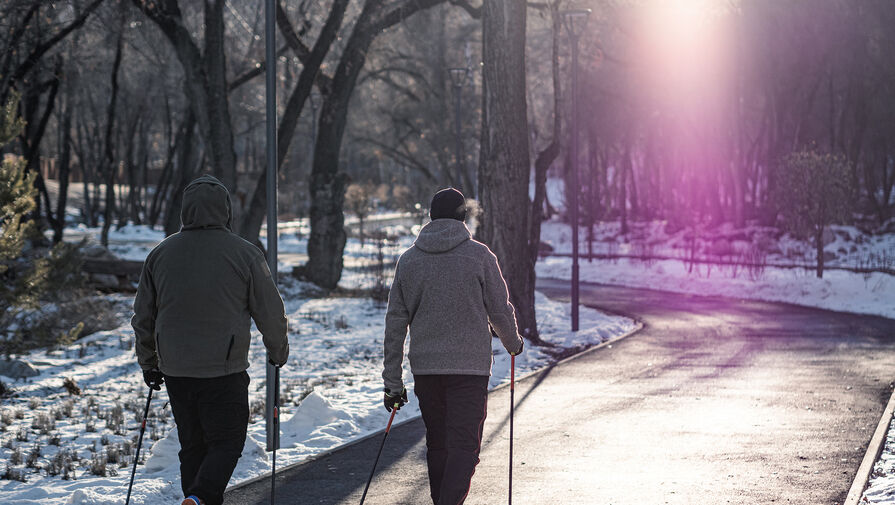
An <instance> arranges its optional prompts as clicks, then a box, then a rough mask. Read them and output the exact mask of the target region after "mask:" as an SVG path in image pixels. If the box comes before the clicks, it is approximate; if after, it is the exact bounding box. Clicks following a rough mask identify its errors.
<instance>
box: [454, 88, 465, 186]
mask: <svg viewBox="0 0 895 505" xmlns="http://www.w3.org/2000/svg"><path fill="white" fill-rule="evenodd" d="M462 92H463V85H462V84H461V83H454V118H455V119H454V137H455V139H456V147H457V181H456V185H457V187H458V188H459V187H462V186H463V183H462V181H463V140H462V138H461V135H462V132H461V128H460V93H462ZM463 189H464V190H467V191H468V189H469V188H463Z"/></svg>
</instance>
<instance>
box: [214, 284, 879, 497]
mask: <svg viewBox="0 0 895 505" xmlns="http://www.w3.org/2000/svg"><path fill="white" fill-rule="evenodd" d="M538 288H539V289H541V290H544V291H545V292H546V293H547V294H549V295H551V296H556V297H559V298H563V297H567V284H566V283H564V282H560V281H549V280H540V281H538ZM581 295H582V300H583V301H584V303H586V304H587V305H591V306H594V307H601V308H604V309H606V310H608V311H611V312H616V313H622V314H625V315H629V316H631V317H635V318H637V319H638V320H640V321H642V322H643V323H644V328H643V330H641V331H640V332H638V333H637V334H635V335H633V336H631V337H628V338H626V339H624V340H621V341H619V342H617V343H615V344H613V345H612V346H611V347H604V348H601V349H598V350H596V351H595V352H589V353H586V354H584V355H581V356H579V357H577V358H575V359H573V360H570V361H567V362H565V363H563V364H561V365H558V366H555V367H553V368H550V369H547V370H545V371H543V372H541V373H539V374H537V375H534V376H532V377H529V378H528V379H526V380H524V381H522V382H520V383H519V384H517V390H516V401H517V408H516V440H515V448H516V454H515V462H516V465H515V471H514V479H513V482H514V496H513V497H514V503H516V504H517V505H529V504H531V505H534V504H541V505H548V504H549V505H553V504H556V505H575V504H580V505H609V504H612V505H625V504H630V505H654V504H665V503H669V504H709V505H716V504H726V503H732V504H739V505H747V504H756V505H759V504H760V505H768V504H779V503H791V504H799V505H821V504H834V503H841V502H842V500H844V498H845V495H846V493H847V492H848V488H849V486H850V485H851V481H852V479H853V477H854V474H855V472H856V471H857V468H858V466H859V465H860V462H861V459H862V457H863V455H864V451H865V449H866V444H867V443H868V441H869V440H870V437H871V436H872V434H873V431H874V429H875V428H876V425H877V423H878V421H879V418H880V415H881V414H882V411H883V408H884V406H885V403H886V401H887V400H888V397H889V394H890V391H891V386H890V382H891V381H892V380H893V379H895V321H892V320H888V319H883V318H878V317H870V316H857V315H850V314H840V313H834V312H828V311H821V310H814V309H807V308H800V307H795V306H790V305H779V304H769V303H760V302H745V301H744V302H740V301H732V300H720V299H714V298H699V297H692V296H687V295H678V294H670V293H663V292H657V291H648V290H640V289H628V288H620V287H608V286H597V285H583V286H582V291H581ZM489 402H490V403H489V410H488V420H487V422H486V425H485V437H484V443H483V454H482V457H481V459H482V463H481V464H480V465H479V467H478V470H477V472H476V475H475V477H474V478H473V482H472V491H471V492H470V495H469V498H468V499H467V501H466V503H467V504H468V505H497V504H500V503H506V475H507V457H506V455H507V450H508V445H507V421H508V417H507V416H508V402H509V391H508V389H506V388H504V389H501V390H498V391H495V392H493V393H492V394H491V396H490V399H489ZM423 438H424V429H423V426H422V422H421V421H419V420H417V421H413V422H410V423H407V424H404V425H401V426H399V427H397V428H393V431H392V433H391V434H390V435H389V439H388V442H387V444H386V448H385V451H384V453H383V456H382V460H381V461H380V467H379V469H378V470H377V476H376V478H375V479H374V481H373V485H372V486H371V489H370V493H369V495H368V496H367V501H366V503H367V504H369V505H376V504H379V505H397V504H414V505H416V504H426V503H431V502H430V501H429V500H428V487H427V486H428V483H427V479H426V474H425V459H424V449H425V446H424V440H423ZM379 440H380V439H378V438H373V439H369V440H367V441H364V442H362V443H359V444H356V445H353V446H350V447H347V448H345V449H343V450H340V451H337V452H335V453H333V454H330V455H328V456H325V457H322V458H320V459H319V460H316V461H314V462H311V463H309V464H304V465H301V466H298V467H296V468H293V469H290V470H288V471H286V472H284V473H283V474H281V475H280V476H279V478H278V483H279V484H278V499H277V501H278V503H290V504H357V503H358V502H359V501H360V494H361V492H362V491H363V486H364V483H365V481H366V477H367V475H368V474H369V469H370V464H371V462H372V461H373V458H374V457H375V454H376V450H377V449H378V446H379ZM268 486H269V485H268V483H267V482H260V483H257V484H254V485H251V486H247V487H243V488H241V489H237V490H234V491H232V492H230V493H229V494H228V501H227V503H232V504H266V503H269V501H268V500H269V492H270V491H269V487H268Z"/></svg>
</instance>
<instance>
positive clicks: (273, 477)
mask: <svg viewBox="0 0 895 505" xmlns="http://www.w3.org/2000/svg"><path fill="white" fill-rule="evenodd" d="M274 369H275V370H276V371H275V372H274V382H275V383H276V386H275V388H274V391H277V394H275V395H274V399H273V425H274V429H275V430H276V432H277V433H279V432H280V398H279V396H280V395H279V391H280V367H274ZM277 438H279V437H277ZM277 445H279V444H277ZM276 492H277V446H276V445H275V446H274V447H273V467H272V468H271V470H270V505H274V504H275V503H276V501H275V500H276Z"/></svg>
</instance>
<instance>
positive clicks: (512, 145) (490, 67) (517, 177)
mask: <svg viewBox="0 0 895 505" xmlns="http://www.w3.org/2000/svg"><path fill="white" fill-rule="evenodd" d="M525 10H526V5H525V3H524V2H519V1H516V0H489V1H487V2H484V3H483V4H482V56H483V67H482V81H483V86H482V87H483V90H482V98H483V103H482V141H481V155H480V161H479V166H480V171H479V172H480V180H481V182H482V185H481V188H480V189H481V196H480V198H481V202H482V206H483V208H484V213H483V215H482V218H481V222H480V225H479V228H478V231H477V233H478V237H479V238H480V239H481V240H483V241H484V242H485V243H487V244H488V245H489V246H490V247H491V249H492V251H494V253H495V254H496V255H497V258H498V261H499V262H500V267H501V269H502V271H503V275H504V277H505V278H506V280H507V285H508V287H509V290H510V300H511V301H512V303H513V305H514V306H515V308H516V321H517V323H518V325H519V331H520V333H521V334H522V335H523V336H525V337H527V338H530V339H532V340H535V341H536V342H540V339H539V338H538V328H537V321H536V319H535V305H534V282H533V279H534V276H533V275H532V271H533V264H532V262H531V261H530V256H529V255H525V254H519V251H525V250H528V247H529V226H530V220H531V218H530V212H529V209H530V202H529V199H528V181H529V173H530V161H529V146H528V142H529V139H528V118H527V117H526V97H525V24H526V12H525Z"/></svg>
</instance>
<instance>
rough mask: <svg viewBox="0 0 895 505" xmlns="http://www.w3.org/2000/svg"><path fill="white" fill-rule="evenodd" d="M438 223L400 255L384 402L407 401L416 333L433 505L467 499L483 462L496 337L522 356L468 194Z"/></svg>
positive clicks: (451, 198) (436, 213)
mask: <svg viewBox="0 0 895 505" xmlns="http://www.w3.org/2000/svg"><path fill="white" fill-rule="evenodd" d="M429 215H430V217H431V218H432V222H431V223H429V224H427V225H426V226H425V227H424V228H423V229H422V231H420V234H419V237H417V239H416V241H415V242H414V244H413V247H411V248H410V249H408V250H407V251H406V252H404V254H403V255H401V258H400V259H399V260H398V265H397V267H396V269H395V279H394V282H393V283H392V287H391V291H389V297H388V311H387V313H386V316H385V339H384V347H385V349H384V365H385V366H384V370H383V372H382V378H383V381H384V383H385V396H384V403H385V408H386V409H387V410H391V408H393V407H396V408H400V406H401V405H403V404H404V402H406V401H407V395H406V391H405V390H404V382H403V379H402V363H403V361H404V340H405V338H406V336H407V330H408V328H409V329H410V351H409V353H408V358H409V360H410V369H411V372H412V373H413V378H414V384H415V386H414V392H415V394H416V396H417V398H418V399H419V404H420V411H421V413H422V415H423V422H424V423H425V425H426V449H427V450H426V462H427V464H428V470H429V490H430V493H431V496H432V501H433V503H435V505H459V504H462V503H463V501H464V500H465V499H466V495H467V493H468V492H469V485H470V481H471V479H472V475H473V473H474V472H475V467H476V465H477V464H478V462H479V459H478V455H479V448H480V446H481V440H482V426H483V425H484V421H485V415H486V413H487V399H488V378H489V377H490V375H491V363H492V355H491V331H490V329H489V326H490V327H491V328H493V329H494V332H495V333H496V334H497V336H498V337H499V338H500V340H501V343H502V344H503V346H504V348H506V349H507V351H509V352H510V353H512V354H518V353H520V352H522V347H523V340H522V338H521V337H519V335H518V331H517V328H516V317H515V311H514V308H513V305H512V304H511V303H510V301H509V294H508V292H507V285H506V282H505V281H504V279H503V276H502V275H501V272H500V267H499V266H498V263H497V257H496V256H495V255H494V253H492V252H491V250H490V249H488V246H486V245H485V244H482V243H481V242H476V241H475V240H472V237H471V234H470V232H469V229H468V228H467V227H466V225H465V224H464V222H463V221H464V220H465V219H466V205H465V199H464V197H463V194H462V193H460V192H459V191H457V190H456V189H450V188H449V189H444V190H441V191H439V192H438V193H436V194H435V196H434V197H433V198H432V204H431V206H430V212H429Z"/></svg>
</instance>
